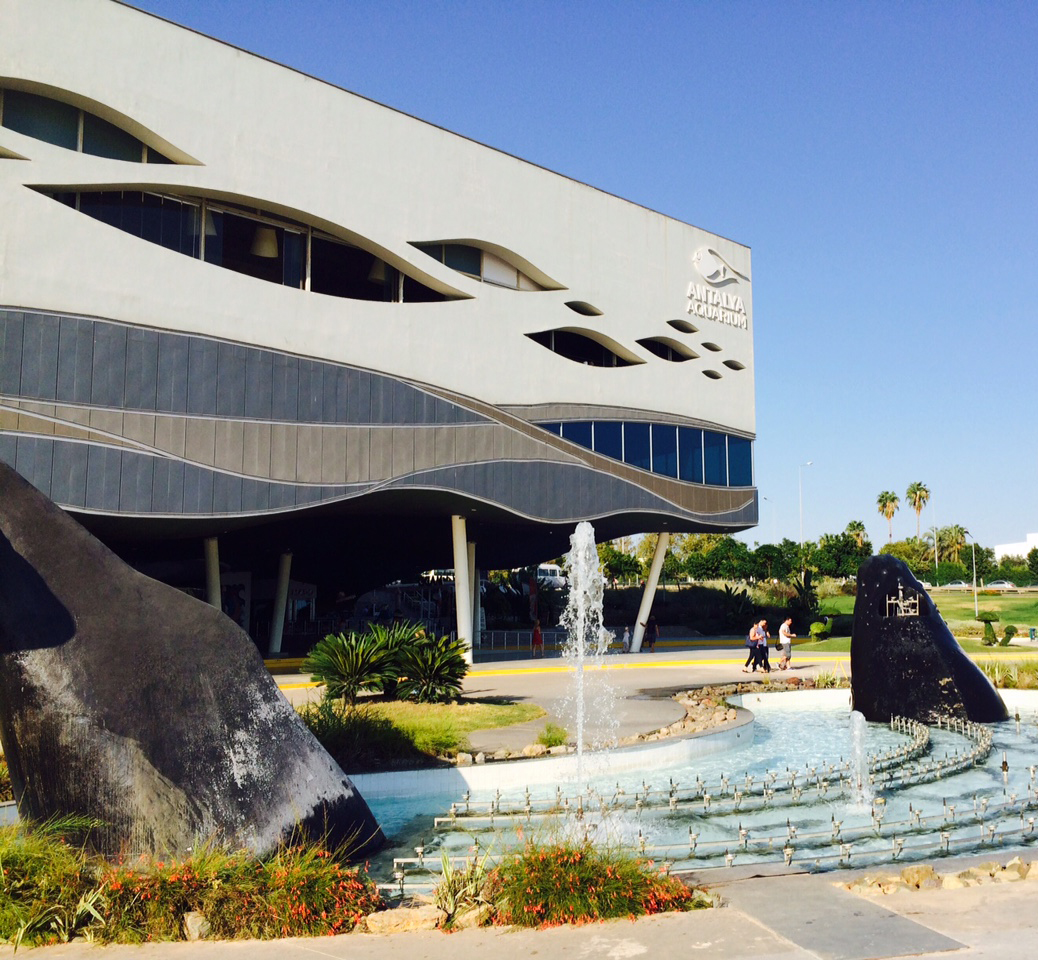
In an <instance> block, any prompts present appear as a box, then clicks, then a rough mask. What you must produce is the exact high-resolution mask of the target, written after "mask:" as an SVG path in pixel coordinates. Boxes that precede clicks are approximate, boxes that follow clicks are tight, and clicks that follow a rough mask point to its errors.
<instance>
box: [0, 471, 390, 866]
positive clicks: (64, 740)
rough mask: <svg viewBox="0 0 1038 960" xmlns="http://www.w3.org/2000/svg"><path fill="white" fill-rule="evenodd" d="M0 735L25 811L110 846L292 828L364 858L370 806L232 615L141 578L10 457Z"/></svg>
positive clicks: (261, 838)
mask: <svg viewBox="0 0 1038 960" xmlns="http://www.w3.org/2000/svg"><path fill="white" fill-rule="evenodd" d="M0 740H2V743H3V748H4V752H5V754H6V756H7V761H8V765H9V767H10V771H11V780H12V783H13V786H14V794H15V799H16V800H17V803H18V810H19V813H20V814H21V815H22V816H24V817H30V818H32V819H34V820H46V819H48V818H51V817H58V816H63V815H68V814H78V815H82V816H86V817H90V818H93V819H95V820H97V821H100V823H101V825H100V826H99V827H98V828H97V829H96V830H95V831H93V833H92V838H91V840H92V843H93V844H94V846H95V847H97V848H98V849H99V850H100V851H101V852H104V853H124V854H137V853H162V854H170V853H173V854H176V853H184V852H186V851H188V850H190V849H192V848H193V847H195V846H196V845H197V844H198V843H199V842H204V841H207V840H215V841H217V842H220V843H224V844H227V845H229V846H232V847H235V848H242V847H244V848H248V849H250V850H253V851H255V852H257V853H264V852H267V851H270V850H272V849H273V848H275V847H276V846H277V845H278V843H279V842H281V841H282V840H284V839H287V838H288V837H290V836H291V835H292V834H293V832H294V831H296V830H297V829H298V830H300V831H302V832H303V833H306V834H310V835H313V836H315V837H325V836H326V837H327V842H328V843H329V844H330V845H339V844H349V845H350V848H351V849H352V850H353V851H354V852H355V853H356V854H357V855H361V854H363V853H366V852H368V851H372V850H374V849H377V848H378V847H380V846H381V845H382V844H383V843H384V842H385V838H384V837H383V835H382V830H381V828H380V827H379V825H378V823H377V822H376V821H375V819H374V817H373V816H372V814H371V811H370V810H369V809H368V805H367V804H366V803H365V802H364V800H363V798H362V797H361V796H360V794H359V793H358V792H357V791H356V789H355V788H354V786H353V784H352V783H351V781H350V780H349V779H348V778H347V777H346V776H345V774H343V772H342V770H341V769H339V767H338V766H337V765H336V763H335V761H334V760H332V758H331V757H330V756H329V755H328V753H327V752H326V751H325V750H324V748H323V747H322V746H321V745H320V744H319V743H318V742H317V740H316V739H315V738H314V737H313V735H312V734H311V733H310V732H309V730H308V729H307V728H306V726H305V725H304V724H303V722H302V720H301V719H300V718H299V716H298V715H297V714H296V712H295V710H293V709H292V707H291V705H290V704H289V703H288V701H287V700H286V699H285V698H284V696H283V695H282V694H281V691H279V690H278V688H277V685H276V684H275V683H274V681H273V678H272V677H271V676H270V674H269V672H268V671H267V670H266V668H265V667H264V665H263V660H262V658H261V657H260V655H259V652H258V650H257V649H256V646H255V644H254V643H253V642H252V641H251V640H250V639H249V637H248V636H247V635H246V634H245V633H244V632H243V631H242V630H241V629H240V628H239V627H238V626H237V625H236V624H234V623H233V622H232V621H231V620H230V619H229V618H228V617H226V616H224V614H223V613H222V612H221V611H219V610H216V609H214V608H213V607H211V606H209V605H208V604H205V603H201V602H199V601H197V600H194V599H192V598H190V597H188V596H187V595H186V594H184V593H181V592H180V591H179V590H175V589H173V588H172V587H168V586H166V585H165V584H161V583H158V582H156V581H154V580H151V579H149V578H147V577H145V576H142V575H141V574H139V573H137V572H136V571H134V570H133V569H131V568H130V567H129V566H127V565H126V564H125V563H123V562H122V561H121V560H120V559H119V558H118V557H116V556H115V555H114V554H113V553H112V552H111V551H110V550H108V549H107V548H106V547H105V546H104V545H103V544H101V543H100V542H99V541H98V540H96V539H95V538H94V537H92V536H91V535H90V534H89V533H87V531H86V530H84V529H83V528H82V527H81V526H80V525H79V524H78V523H76V522H75V521H74V520H73V519H72V518H71V517H70V516H69V515H68V514H66V513H65V512H64V511H62V510H61V509H60V508H58V507H57V506H56V505H55V504H53V503H52V502H51V501H50V500H48V499H47V498H46V497H44V496H43V495H42V494H41V493H40V492H39V491H37V490H36V489H35V488H33V487H32V486H30V485H29V484H28V483H26V482H25V480H23V479H22V478H21V477H20V476H19V475H18V474H17V473H16V472H15V471H14V470H12V469H11V468H10V467H8V466H7V465H5V464H3V463H0Z"/></svg>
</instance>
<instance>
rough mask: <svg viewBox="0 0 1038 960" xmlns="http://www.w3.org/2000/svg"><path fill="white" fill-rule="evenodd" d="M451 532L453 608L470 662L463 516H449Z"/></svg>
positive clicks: (469, 584)
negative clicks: (452, 542) (452, 548)
mask: <svg viewBox="0 0 1038 960" xmlns="http://www.w3.org/2000/svg"><path fill="white" fill-rule="evenodd" d="M451 534H452V537H453V540H454V610H455V613H456V614H457V618H458V637H459V639H461V640H464V641H465V662H466V663H472V581H471V579H470V577H469V545H468V539H467V535H466V532H465V518H464V517H462V516H457V515H456V516H453V517H451Z"/></svg>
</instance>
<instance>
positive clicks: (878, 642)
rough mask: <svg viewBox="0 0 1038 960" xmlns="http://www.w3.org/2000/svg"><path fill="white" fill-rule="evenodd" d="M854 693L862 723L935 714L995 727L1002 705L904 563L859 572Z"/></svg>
mask: <svg viewBox="0 0 1038 960" xmlns="http://www.w3.org/2000/svg"><path fill="white" fill-rule="evenodd" d="M851 693H852V697H853V700H854V709H855V710H859V711H861V713H863V714H864V715H865V719H866V720H873V721H876V722H879V723H886V722H887V721H889V720H890V718H891V717H892V716H895V715H896V716H901V717H910V718H911V719H913V720H920V721H922V722H924V723H933V722H934V720H935V719H936V718H937V717H938V716H939V715H940V716H952V717H960V718H962V719H964V720H975V721H977V722H980V723H995V722H997V721H999V720H1005V719H1007V717H1008V716H1009V715H1008V713H1007V712H1006V705H1005V704H1004V703H1003V702H1002V698H1001V697H1000V696H999V695H998V691H997V690H995V688H994V687H993V686H992V685H991V682H990V681H989V680H988V678H987V677H985V676H984V674H983V673H981V671H980V669H979V668H978V667H977V665H976V664H975V663H973V661H972V660H970V659H969V657H967V656H966V654H965V653H964V652H963V650H962V647H960V646H959V644H958V643H957V642H956V640H955V638H954V637H953V636H952V635H951V631H950V630H949V629H948V626H947V624H946V623H945V622H944V620H942V619H941V615H940V614H939V613H938V612H937V608H936V607H935V606H934V604H933V601H932V600H931V599H930V597H929V596H928V595H927V593H926V590H925V589H924V587H923V585H922V584H921V583H920V582H919V581H918V580H916V578H915V577H913V576H912V574H911V572H910V571H909V569H908V567H907V566H906V565H905V564H904V562H903V561H901V560H898V559H896V558H894V557H888V556H880V557H871V558H870V559H868V560H866V561H865V562H864V563H863V564H862V565H861V567H860V568H859V570H858V598H857V600H856V601H855V604H854V632H853V634H852V636H851Z"/></svg>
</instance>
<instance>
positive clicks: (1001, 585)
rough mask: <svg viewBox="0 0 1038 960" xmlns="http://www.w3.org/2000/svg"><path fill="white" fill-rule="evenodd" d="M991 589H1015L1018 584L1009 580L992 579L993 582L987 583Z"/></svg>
mask: <svg viewBox="0 0 1038 960" xmlns="http://www.w3.org/2000/svg"><path fill="white" fill-rule="evenodd" d="M987 586H988V588H989V589H991V590H1015V589H1016V584H1015V583H1010V582H1009V581H1008V580H992V581H991V583H989V584H987Z"/></svg>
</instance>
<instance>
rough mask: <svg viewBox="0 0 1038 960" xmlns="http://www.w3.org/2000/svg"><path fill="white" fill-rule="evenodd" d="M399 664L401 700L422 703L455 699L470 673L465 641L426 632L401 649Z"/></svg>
mask: <svg viewBox="0 0 1038 960" xmlns="http://www.w3.org/2000/svg"><path fill="white" fill-rule="evenodd" d="M397 665H398V670H399V677H400V680H399V686H398V688H397V693H398V695H399V696H400V697H401V699H404V700H417V701H418V702H419V703H441V702H443V701H446V700H453V699H454V698H455V697H457V696H458V695H459V694H460V693H461V682H462V680H464V679H465V674H466V673H467V672H468V664H467V663H466V662H465V642H464V640H461V639H456V640H452V639H451V638H450V637H447V636H444V637H431V636H427V635H425V634H424V633H423V634H422V635H421V636H419V637H416V638H414V639H413V640H412V642H411V643H409V644H407V645H406V646H404V647H402V648H401V649H400V651H399V652H398V654H397Z"/></svg>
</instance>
